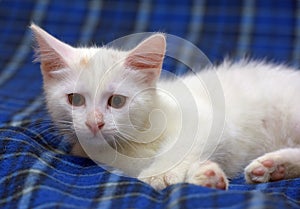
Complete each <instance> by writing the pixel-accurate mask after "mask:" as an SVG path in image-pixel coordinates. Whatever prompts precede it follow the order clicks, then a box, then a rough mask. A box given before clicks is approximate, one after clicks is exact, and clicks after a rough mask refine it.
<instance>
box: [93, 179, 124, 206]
mask: <svg viewBox="0 0 300 209" xmlns="http://www.w3.org/2000/svg"><path fill="white" fill-rule="evenodd" d="M119 179H120V177H119V176H117V175H114V174H110V175H109V179H108V180H107V182H118V181H119ZM117 187H118V185H116V186H114V187H109V188H107V187H104V188H103V191H104V194H103V195H102V197H104V198H105V197H110V196H114V194H115V191H116V189H117ZM111 203H112V201H103V202H102V201H99V204H98V206H97V208H99V209H100V208H101V209H105V208H111Z"/></svg>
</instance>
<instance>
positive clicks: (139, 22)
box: [113, 0, 151, 50]
mask: <svg viewBox="0 0 300 209" xmlns="http://www.w3.org/2000/svg"><path fill="white" fill-rule="evenodd" d="M150 10H151V1H148V0H144V1H141V2H140V4H139V9H138V12H137V18H136V22H135V26H134V33H133V34H135V33H140V35H141V37H143V39H145V38H147V37H148V35H149V34H150V33H145V34H144V35H145V36H144V35H143V32H146V31H145V30H146V28H147V23H148V18H149V13H150ZM129 35H130V34H129ZM143 39H141V41H142V40H143ZM136 41H137V40H136V38H134V39H132V38H128V39H126V41H124V42H123V43H122V46H121V47H122V49H123V50H130V49H132V48H133V47H135V46H136V45H137V44H136ZM113 46H114V45H113ZM116 46H118V45H116ZM116 46H114V47H116ZM119 47H120V46H119Z"/></svg>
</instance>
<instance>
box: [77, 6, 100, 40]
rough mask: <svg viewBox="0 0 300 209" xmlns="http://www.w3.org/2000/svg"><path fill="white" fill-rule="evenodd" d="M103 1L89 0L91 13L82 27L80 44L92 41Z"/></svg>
mask: <svg viewBox="0 0 300 209" xmlns="http://www.w3.org/2000/svg"><path fill="white" fill-rule="evenodd" d="M101 8H102V1H89V13H88V16H87V18H86V21H85V23H84V25H83V28H82V30H81V31H82V34H81V37H80V39H79V44H83V45H86V44H88V42H89V41H91V38H92V35H93V32H94V30H95V27H96V24H97V22H98V20H99V18H100V14H101V13H100V12H101Z"/></svg>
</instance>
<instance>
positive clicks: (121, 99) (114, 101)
mask: <svg viewBox="0 0 300 209" xmlns="http://www.w3.org/2000/svg"><path fill="white" fill-rule="evenodd" d="M125 102H126V97H125V96H123V95H119V94H115V95H112V96H111V97H109V99H108V101H107V104H108V106H111V107H113V108H116V109H118V108H121V107H123V106H124V104H125Z"/></svg>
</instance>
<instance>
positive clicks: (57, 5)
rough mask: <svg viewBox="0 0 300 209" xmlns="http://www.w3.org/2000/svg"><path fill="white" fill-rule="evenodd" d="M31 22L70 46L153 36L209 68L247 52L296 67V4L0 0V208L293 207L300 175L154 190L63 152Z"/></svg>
mask: <svg viewBox="0 0 300 209" xmlns="http://www.w3.org/2000/svg"><path fill="white" fill-rule="evenodd" d="M31 21H34V22H35V23H36V24H38V25H40V26H41V27H43V28H45V29H46V30H47V31H49V32H50V33H52V34H54V35H55V36H56V37H58V38H60V39H61V40H63V41H65V42H67V43H69V44H72V45H92V44H98V45H102V44H103V43H108V42H110V41H112V40H114V39H116V38H119V37H122V36H124V35H128V34H132V33H136V32H144V31H160V32H165V33H169V34H173V35H177V36H180V37H182V38H185V39H187V40H189V41H191V42H193V43H194V44H196V45H197V46H198V47H199V48H200V49H201V50H202V51H203V52H204V53H205V54H206V55H207V56H208V57H209V58H210V60H212V62H213V63H219V62H220V61H222V59H223V58H224V56H227V57H230V58H232V59H240V58H242V57H244V56H249V57H253V58H259V59H266V60H272V61H275V62H284V63H287V64H289V65H292V66H295V67H297V68H298V67H299V65H300V1H297V0H261V1H260V0H257V1H255V0H229V1H227V0H206V1H205V0H187V1H183V0H166V1H163V0H153V1H147V0H144V1H133V0H132V1H121V0H120V1H118V0H110V1H108V0H107V1H83V0H82V1H80V0H72V1H61V0H52V1H50V0H36V1H34V0H0V208H36V209H37V208H39V209H41V208H152V209H154V208H263V207H265V208H300V206H299V201H300V179H294V180H285V181H280V182H274V183H266V184H259V185H247V184H245V183H244V179H243V177H242V176H241V177H239V178H236V179H234V180H232V182H231V185H230V188H229V191H218V190H213V189H209V188H203V187H200V186H194V185H188V184H178V185H173V186H170V187H168V188H166V189H165V190H163V191H155V190H153V189H152V188H151V187H149V186H148V185H146V184H144V183H142V182H140V181H138V180H136V179H132V178H126V177H121V176H118V175H115V174H110V173H108V172H107V171H105V170H104V169H103V168H101V167H99V166H96V165H95V164H94V163H93V162H92V161H90V160H88V159H83V158H79V157H74V156H70V155H68V154H66V153H67V152H68V150H69V149H70V147H69V145H68V144H67V143H66V142H64V141H62V140H61V137H60V136H59V135H58V134H57V133H56V132H55V130H54V129H53V126H52V124H51V121H50V120H49V116H48V114H47V113H46V110H45V104H44V97H43V95H42V87H41V86H42V78H41V74H40V70H39V66H38V65H37V64H33V63H32V60H33V50H32V35H31V32H30V31H29V30H28V25H29V24H30V22H31ZM173 70H174V71H179V73H180V70H181V69H173ZM295 96H296V95H295Z"/></svg>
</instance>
